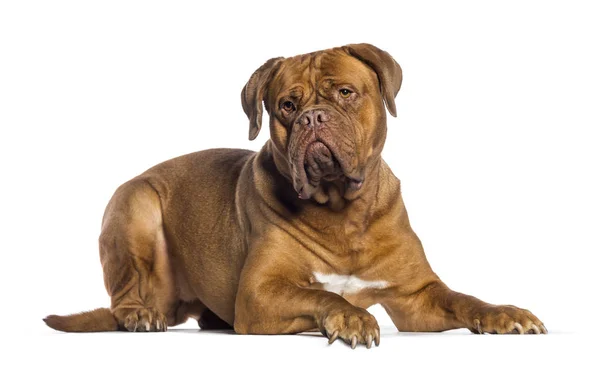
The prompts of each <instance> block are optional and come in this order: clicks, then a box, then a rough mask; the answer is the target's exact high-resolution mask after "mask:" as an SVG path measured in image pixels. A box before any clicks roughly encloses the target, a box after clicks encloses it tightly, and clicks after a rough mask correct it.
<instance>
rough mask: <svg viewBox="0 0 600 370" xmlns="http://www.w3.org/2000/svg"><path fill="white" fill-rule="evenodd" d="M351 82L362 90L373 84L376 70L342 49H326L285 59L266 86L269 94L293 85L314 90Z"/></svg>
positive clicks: (369, 87)
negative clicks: (324, 86)
mask: <svg viewBox="0 0 600 370" xmlns="http://www.w3.org/2000/svg"><path fill="white" fill-rule="evenodd" d="M331 83H333V84H335V85H352V86H353V87H354V88H356V89H358V90H361V91H368V90H372V89H373V88H376V89H377V90H378V86H379V81H378V79H377V74H376V73H375V71H373V70H372V69H371V68H369V67H368V66H367V65H365V64H364V63H362V62H361V61H360V60H358V59H356V58H354V57H352V56H350V55H348V54H347V53H346V52H344V51H343V50H336V49H333V50H327V51H322V52H317V53H312V54H304V55H298V56H295V57H291V58H287V59H285V60H284V61H283V62H282V64H281V66H280V68H279V70H278V71H277V73H276V74H275V75H274V76H273V79H272V80H271V84H270V86H269V90H270V94H269V95H271V96H279V95H281V94H285V93H286V92H288V91H293V90H296V89H304V90H311V91H313V90H315V88H317V87H322V86H323V85H331Z"/></svg>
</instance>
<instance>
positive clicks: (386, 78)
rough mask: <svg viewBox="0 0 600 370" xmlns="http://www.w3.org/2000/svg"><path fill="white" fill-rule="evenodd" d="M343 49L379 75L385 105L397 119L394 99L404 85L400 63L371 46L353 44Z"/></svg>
mask: <svg viewBox="0 0 600 370" xmlns="http://www.w3.org/2000/svg"><path fill="white" fill-rule="evenodd" d="M342 48H343V49H344V50H345V51H346V52H347V53H348V54H350V55H352V56H353V57H355V58H356V59H358V60H360V61H361V62H363V63H365V64H366V65H368V66H369V67H371V69H373V70H374V71H375V72H376V73H377V77H378V78H379V87H380V89H381V95H383V100H384V101H385V105H386V106H387V109H388V111H389V112H390V114H391V115H392V116H394V117H396V103H395V102H394V98H395V97H396V95H397V94H398V91H400V85H402V69H401V68H400V66H399V65H398V63H396V61H395V60H394V58H392V56H391V55H390V54H388V53H386V52H385V51H383V50H381V49H379V48H377V47H375V46H373V45H370V44H352V45H346V46H343V47H342Z"/></svg>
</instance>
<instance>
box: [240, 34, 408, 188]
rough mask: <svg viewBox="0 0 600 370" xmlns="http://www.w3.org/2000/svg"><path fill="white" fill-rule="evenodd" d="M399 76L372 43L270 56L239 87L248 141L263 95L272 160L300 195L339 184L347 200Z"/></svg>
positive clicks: (381, 135)
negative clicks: (268, 123) (282, 56)
mask: <svg viewBox="0 0 600 370" xmlns="http://www.w3.org/2000/svg"><path fill="white" fill-rule="evenodd" d="M401 83H402V70H401V69H400V66H399V65H398V63H396V61H395V60H394V59H393V58H392V57H391V56H390V55H389V54H388V53H386V52H385V51H383V50H380V49H378V48H376V47H375V46H373V45H369V44H356V45H347V46H343V47H340V48H334V49H329V50H324V51H318V52H314V53H311V54H304V55H299V56H295V57H291V58H274V59H270V60H268V61H267V62H266V63H265V64H264V65H262V66H261V67H260V68H259V69H258V70H257V71H256V72H254V74H253V75H252V76H251V77H250V80H249V81H248V83H247V84H246V86H245V87H244V89H243V90H242V106H243V108H244V112H246V115H248V118H249V119H250V140H253V139H254V138H256V136H257V135H258V132H259V131H260V127H261V124H262V107H263V101H264V104H265V107H266V109H267V112H268V113H269V116H270V131H271V141H272V142H273V144H274V145H273V155H274V158H275V161H276V163H277V167H278V168H279V171H281V172H282V174H283V175H284V176H286V177H287V178H289V179H290V181H291V182H292V184H293V186H294V189H295V190H296V191H297V192H298V194H299V196H300V198H303V199H308V198H310V197H311V196H313V195H315V194H316V193H318V192H319V190H320V189H321V187H322V186H323V185H324V184H325V183H336V184H338V186H343V187H344V194H345V195H344V196H345V197H346V198H347V199H351V197H352V196H351V194H352V193H353V192H356V191H358V190H359V189H360V188H361V187H362V185H363V182H364V181H365V171H366V169H367V168H368V166H369V164H370V163H373V162H374V161H375V160H376V159H378V158H379V156H380V154H381V151H382V149H383V144H384V142H385V136H386V131H387V130H386V113H385V107H384V102H385V105H386V106H387V109H388V111H389V112H390V114H392V115H393V116H394V117H395V116H396V105H395V103H394V98H395V96H396V94H397V93H398V91H399V90H400V85H401Z"/></svg>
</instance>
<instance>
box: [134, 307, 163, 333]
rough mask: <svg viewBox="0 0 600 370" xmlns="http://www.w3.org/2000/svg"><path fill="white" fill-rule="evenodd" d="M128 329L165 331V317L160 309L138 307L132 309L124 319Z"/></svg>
mask: <svg viewBox="0 0 600 370" xmlns="http://www.w3.org/2000/svg"><path fill="white" fill-rule="evenodd" d="M123 324H124V326H125V329H127V330H128V331H133V332H139V331H142V332H143V331H167V318H166V317H165V315H163V314H162V313H160V311H158V310H155V309H153V308H148V309H147V308H139V309H134V310H132V311H131V312H130V313H129V314H128V315H127V316H126V317H125V321H124V323H123Z"/></svg>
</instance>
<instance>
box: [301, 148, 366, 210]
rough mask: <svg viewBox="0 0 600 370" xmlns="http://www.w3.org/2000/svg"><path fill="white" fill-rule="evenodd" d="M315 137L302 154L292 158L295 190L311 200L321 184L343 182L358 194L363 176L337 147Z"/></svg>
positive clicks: (302, 197) (346, 188)
mask: <svg viewBox="0 0 600 370" xmlns="http://www.w3.org/2000/svg"><path fill="white" fill-rule="evenodd" d="M328 144H329V143H327V142H325V141H323V140H321V139H317V138H314V140H309V141H307V142H306V143H305V145H301V146H300V148H298V149H299V155H296V156H295V158H291V159H292V162H291V163H292V174H293V176H292V178H293V184H294V189H295V190H296V192H297V193H298V197H299V198H301V199H309V198H310V197H311V196H312V195H313V194H314V193H315V192H316V191H317V189H318V188H319V185H321V182H323V181H325V182H334V181H339V182H340V183H343V184H344V186H345V190H346V191H348V190H351V191H355V190H358V189H360V188H361V187H362V185H363V177H362V176H358V175H355V174H354V173H355V172H356V170H355V169H354V168H352V166H351V163H350V162H351V160H350V159H349V158H347V157H348V156H347V155H346V156H344V155H343V154H342V153H340V151H339V150H338V148H337V146H335V145H328Z"/></svg>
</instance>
